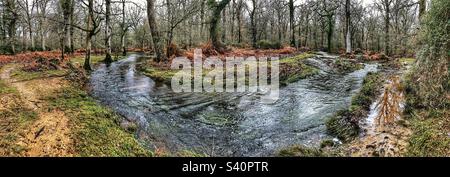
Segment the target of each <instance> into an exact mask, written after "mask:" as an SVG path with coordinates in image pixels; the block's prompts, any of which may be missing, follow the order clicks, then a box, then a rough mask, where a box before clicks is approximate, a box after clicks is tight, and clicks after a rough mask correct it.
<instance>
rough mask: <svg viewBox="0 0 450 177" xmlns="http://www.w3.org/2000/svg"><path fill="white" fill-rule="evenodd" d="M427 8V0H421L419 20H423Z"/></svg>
mask: <svg viewBox="0 0 450 177" xmlns="http://www.w3.org/2000/svg"><path fill="white" fill-rule="evenodd" d="M426 10H427V1H426V0H419V20H420V21H422V17H423V15H424V14H425V11H426Z"/></svg>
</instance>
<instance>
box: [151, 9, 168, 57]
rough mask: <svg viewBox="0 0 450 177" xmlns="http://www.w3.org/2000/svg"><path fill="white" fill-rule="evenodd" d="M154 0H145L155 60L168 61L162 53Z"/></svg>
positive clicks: (161, 41) (162, 42) (162, 45)
mask: <svg viewBox="0 0 450 177" xmlns="http://www.w3.org/2000/svg"><path fill="white" fill-rule="evenodd" d="M155 1H156V0H147V17H148V23H149V27H150V33H151V34H152V39H153V46H154V47H153V48H154V49H155V52H156V61H157V62H168V58H167V56H166V55H165V54H164V41H163V39H162V36H161V33H160V31H159V29H158V25H157V23H156V15H155V14H156V12H155Z"/></svg>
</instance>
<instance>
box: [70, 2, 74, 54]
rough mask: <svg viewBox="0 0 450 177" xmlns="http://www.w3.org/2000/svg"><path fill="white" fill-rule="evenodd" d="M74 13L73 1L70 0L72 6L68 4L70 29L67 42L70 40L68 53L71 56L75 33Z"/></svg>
mask: <svg viewBox="0 0 450 177" xmlns="http://www.w3.org/2000/svg"><path fill="white" fill-rule="evenodd" d="M74 12H75V1H74V0H72V4H70V19H69V21H70V27H69V31H70V32H69V33H70V34H69V35H70V36H69V40H70V51H69V53H71V54H73V53H74V52H75V38H74V33H75V27H74V25H75V21H74V20H75V19H74Z"/></svg>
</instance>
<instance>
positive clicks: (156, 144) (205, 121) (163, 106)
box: [91, 55, 376, 156]
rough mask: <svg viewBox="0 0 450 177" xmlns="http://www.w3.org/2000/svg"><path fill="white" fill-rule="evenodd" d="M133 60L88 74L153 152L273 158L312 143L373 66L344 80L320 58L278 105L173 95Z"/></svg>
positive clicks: (249, 98) (95, 90) (245, 98)
mask: <svg viewBox="0 0 450 177" xmlns="http://www.w3.org/2000/svg"><path fill="white" fill-rule="evenodd" d="M138 60H139V56H138V55H131V56H129V57H128V58H127V59H125V60H121V61H118V62H115V63H113V64H112V65H111V66H109V67H106V66H101V67H100V68H99V69H98V70H96V71H95V72H94V73H93V74H92V79H91V86H92V95H93V96H94V97H96V98H97V99H98V100H100V101H101V102H102V103H103V104H106V105H108V106H110V107H112V108H113V109H114V110H116V111H117V112H118V113H120V114H122V115H123V116H125V117H126V118H127V119H129V120H132V121H135V122H137V124H138V127H139V128H138V137H139V138H140V140H142V141H145V142H146V143H147V144H149V146H151V148H165V149H167V150H170V151H173V152H176V151H180V150H192V151H196V152H199V153H206V154H209V155H212V156H270V155H272V154H273V153H274V152H275V151H277V150H279V149H280V148H283V147H287V146H289V145H293V144H307V145H317V144H318V143H319V142H320V140H321V139H323V138H326V136H327V135H326V134H325V126H324V122H325V120H326V118H327V117H329V116H330V115H332V114H334V113H335V112H336V111H338V110H340V109H343V108H346V107H348V106H349V104H350V101H351V97H352V95H353V94H354V93H355V92H356V91H357V90H358V89H359V88H360V87H361V83H362V81H363V78H364V77H365V75H366V74H367V73H368V72H369V71H376V66H375V65H366V67H365V69H363V70H360V71H356V72H353V73H350V74H346V75H341V74H337V73H335V72H333V71H332V70H330V68H329V67H328V66H327V64H326V62H324V60H329V57H324V58H315V59H309V60H308V63H309V64H311V65H314V66H316V67H318V68H320V69H321V72H320V74H318V75H316V76H314V77H312V78H310V79H305V80H301V81H299V82H297V83H294V84H291V85H289V86H287V87H284V88H282V89H281V90H280V100H279V101H278V102H277V103H275V104H270V105H267V104H262V103H260V100H261V99H260V95H255V94H244V93H240V94H237V93H235V94H230V93H223V94H222V93H221V94H207V93H204V94H203V93H173V92H172V91H171V89H170V88H169V87H168V86H166V85H164V84H160V83H155V81H153V80H152V79H150V78H148V77H146V76H143V75H141V74H140V73H139V72H137V71H136V64H137V63H138Z"/></svg>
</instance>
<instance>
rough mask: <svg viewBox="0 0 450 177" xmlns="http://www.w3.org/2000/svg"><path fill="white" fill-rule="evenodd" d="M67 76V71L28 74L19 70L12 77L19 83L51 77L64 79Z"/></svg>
mask: <svg viewBox="0 0 450 177" xmlns="http://www.w3.org/2000/svg"><path fill="white" fill-rule="evenodd" d="M66 74H67V71H65V70H45V71H37V72H26V71H23V70H21V69H17V70H14V71H13V72H12V73H11V77H12V78H13V79H15V80H18V81H29V80H34V79H41V78H49V77H62V76H65V75H66Z"/></svg>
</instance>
